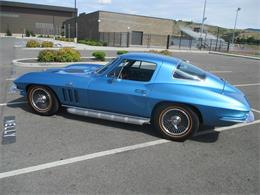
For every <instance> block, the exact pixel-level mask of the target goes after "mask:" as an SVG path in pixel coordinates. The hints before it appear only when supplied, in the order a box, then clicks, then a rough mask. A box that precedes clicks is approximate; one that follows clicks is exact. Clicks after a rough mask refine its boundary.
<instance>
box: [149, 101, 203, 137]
mask: <svg viewBox="0 0 260 195" xmlns="http://www.w3.org/2000/svg"><path fill="white" fill-rule="evenodd" d="M153 125H154V126H155V128H156V129H157V130H158V131H159V132H160V134H161V135H162V136H163V137H165V138H166V139H170V140H173V141H184V140H186V139H187V138H189V137H190V136H191V135H192V134H193V133H194V132H196V131H197V130H198V129H199V125H200V122H199V117H198V115H197V114H196V112H194V111H193V110H192V109H191V108H189V107H188V106H184V105H181V104H162V105H160V106H158V107H157V108H156V110H155V112H154V115H153Z"/></svg>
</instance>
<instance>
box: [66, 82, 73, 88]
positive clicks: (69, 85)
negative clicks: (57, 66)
mask: <svg viewBox="0 0 260 195" xmlns="http://www.w3.org/2000/svg"><path fill="white" fill-rule="evenodd" d="M65 85H66V86H67V87H72V86H73V83H72V82H69V83H66V84H65Z"/></svg>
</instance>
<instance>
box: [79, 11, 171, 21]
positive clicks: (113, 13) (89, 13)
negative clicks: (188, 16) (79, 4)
mask: <svg viewBox="0 0 260 195" xmlns="http://www.w3.org/2000/svg"><path fill="white" fill-rule="evenodd" d="M96 12H103V13H111V14H120V15H127V16H136V17H144V18H152V19H158V20H167V21H173V20H172V19H169V18H159V17H154V16H144V15H137V14H128V13H121V12H112V11H104V10H98V11H94V12H90V13H85V15H88V14H92V13H96ZM83 14H84V13H83Z"/></svg>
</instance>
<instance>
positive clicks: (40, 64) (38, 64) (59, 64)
mask: <svg viewBox="0 0 260 195" xmlns="http://www.w3.org/2000/svg"><path fill="white" fill-rule="evenodd" d="M81 58H84V59H85V58H86V59H94V57H81ZM113 58H115V57H107V59H113ZM36 59H37V58H22V59H15V60H13V61H12V64H13V65H15V66H19V67H25V68H39V67H41V68H51V67H64V66H68V65H71V64H100V65H105V64H106V63H107V62H102V61H97V62H93V61H90V62H88V61H86V62H47V63H45V62H21V61H22V60H36Z"/></svg>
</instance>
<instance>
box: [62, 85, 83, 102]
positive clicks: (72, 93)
mask: <svg viewBox="0 0 260 195" xmlns="http://www.w3.org/2000/svg"><path fill="white" fill-rule="evenodd" d="M62 95H63V100H64V101H65V102H69V103H78V102H79V94H78V92H77V90H75V89H74V90H72V89H66V88H62Z"/></svg>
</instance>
